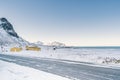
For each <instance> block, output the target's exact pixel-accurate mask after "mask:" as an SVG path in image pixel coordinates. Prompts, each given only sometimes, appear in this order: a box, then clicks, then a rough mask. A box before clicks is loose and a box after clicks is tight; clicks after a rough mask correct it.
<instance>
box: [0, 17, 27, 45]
mask: <svg viewBox="0 0 120 80" xmlns="http://www.w3.org/2000/svg"><path fill="white" fill-rule="evenodd" d="M28 44H29V42H27V41H26V40H24V39H22V38H21V37H20V36H19V35H18V34H17V33H16V32H15V30H14V28H13V26H12V24H11V23H10V22H9V21H8V20H7V19H6V18H0V45H19V46H23V45H28Z"/></svg>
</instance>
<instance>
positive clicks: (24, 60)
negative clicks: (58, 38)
mask: <svg viewBox="0 0 120 80" xmlns="http://www.w3.org/2000/svg"><path fill="white" fill-rule="evenodd" d="M0 60H3V61H7V62H12V63H16V64H19V65H22V66H28V67H31V68H35V69H38V70H42V71H45V72H49V73H53V74H56V75H60V76H63V77H67V78H70V79H72V80H120V69H112V68H104V67H95V66H89V65H83V64H75V63H74V64H73V63H71V62H70V61H69V62H68V63H66V62H64V61H60V60H54V59H45V58H29V57H21V56H13V55H5V54H0Z"/></svg>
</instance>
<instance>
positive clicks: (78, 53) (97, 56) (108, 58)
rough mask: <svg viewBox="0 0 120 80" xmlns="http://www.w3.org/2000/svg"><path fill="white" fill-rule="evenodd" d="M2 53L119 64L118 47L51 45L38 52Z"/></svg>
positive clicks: (119, 52) (119, 50)
mask: <svg viewBox="0 0 120 80" xmlns="http://www.w3.org/2000/svg"><path fill="white" fill-rule="evenodd" d="M3 54H10V55H19V56H26V57H43V58H54V59H63V60H72V61H80V62H90V63H97V64H106V65H113V64H114V65H118V66H119V65H120V48H60V49H56V50H53V48H52V47H42V49H41V51H38V52H37V51H22V52H4V53H3Z"/></svg>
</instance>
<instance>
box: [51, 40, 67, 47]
mask: <svg viewBox="0 0 120 80" xmlns="http://www.w3.org/2000/svg"><path fill="white" fill-rule="evenodd" d="M49 46H54V47H65V46H66V45H65V44H64V43H60V42H56V41H54V42H52V43H50V44H49Z"/></svg>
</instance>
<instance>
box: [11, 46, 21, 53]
mask: <svg viewBox="0 0 120 80" xmlns="http://www.w3.org/2000/svg"><path fill="white" fill-rule="evenodd" d="M10 51H11V52H20V51H22V48H18V47H13V48H11V49H10Z"/></svg>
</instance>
